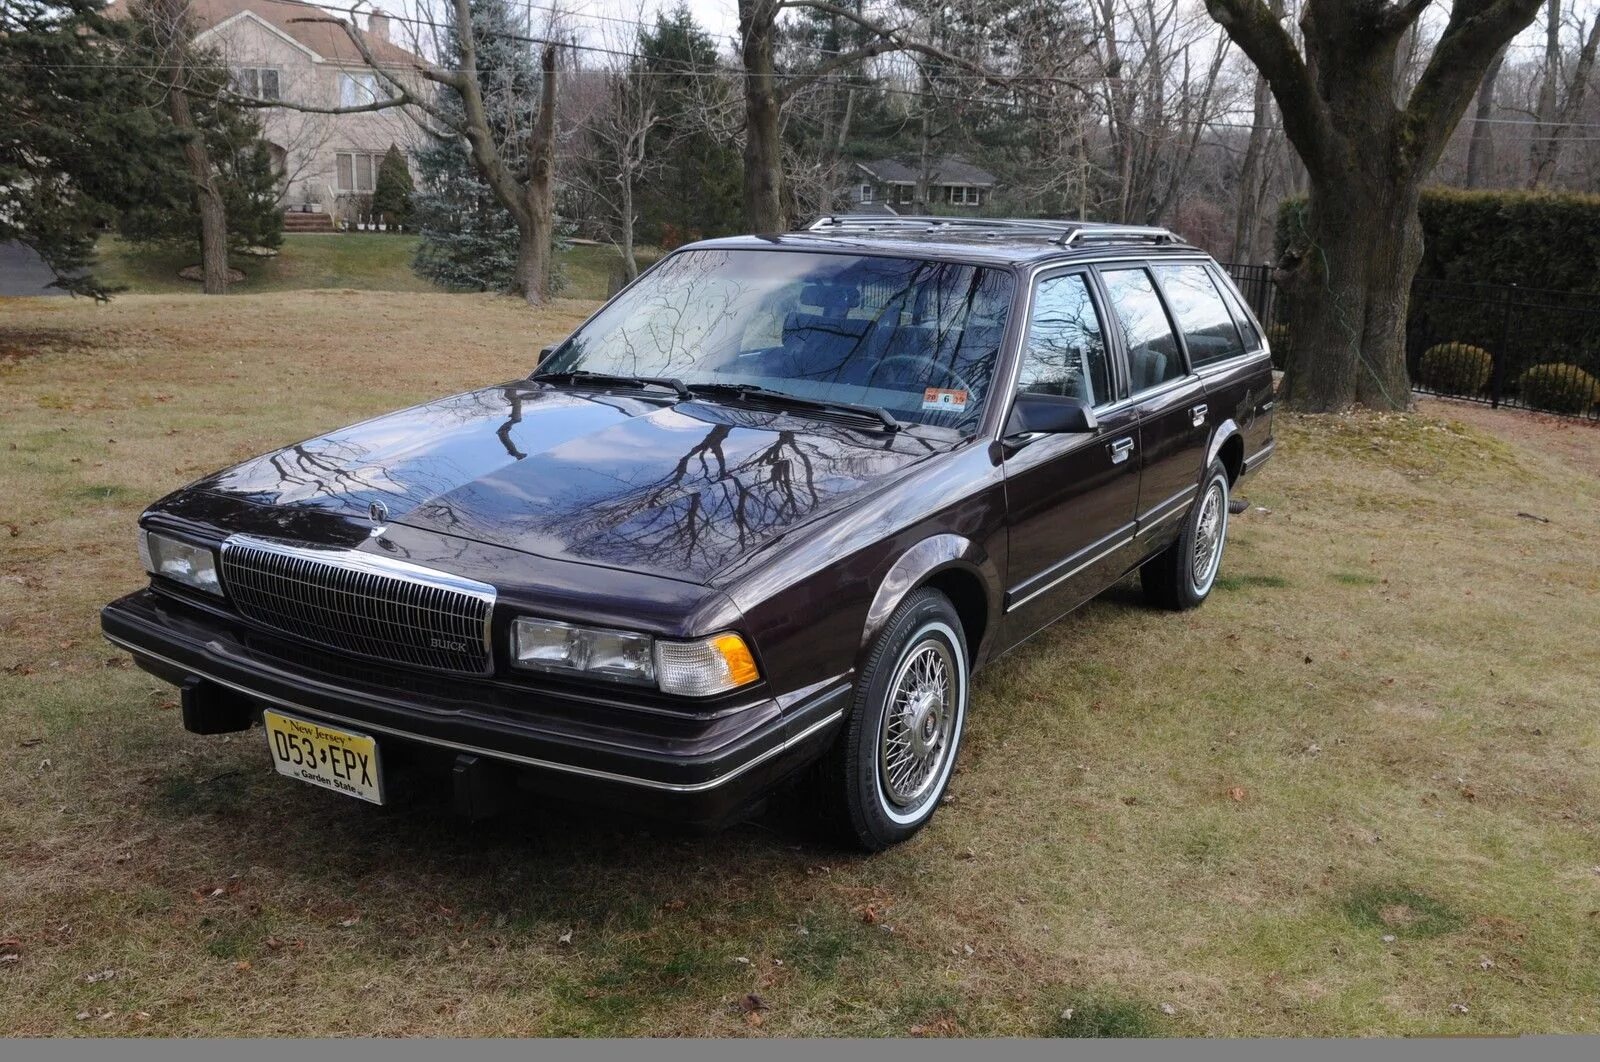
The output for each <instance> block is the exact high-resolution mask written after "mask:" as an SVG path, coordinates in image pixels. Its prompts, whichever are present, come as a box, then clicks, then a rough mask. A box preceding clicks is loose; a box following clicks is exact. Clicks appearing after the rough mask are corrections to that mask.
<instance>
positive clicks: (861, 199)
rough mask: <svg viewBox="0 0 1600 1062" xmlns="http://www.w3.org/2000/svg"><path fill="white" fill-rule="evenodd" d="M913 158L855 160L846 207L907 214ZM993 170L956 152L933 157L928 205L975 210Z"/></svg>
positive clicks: (989, 191)
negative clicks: (955, 153) (977, 164)
mask: <svg viewBox="0 0 1600 1062" xmlns="http://www.w3.org/2000/svg"><path fill="white" fill-rule="evenodd" d="M918 176H919V174H918V164H917V162H916V160H912V161H911V162H909V163H907V162H902V161H900V160H899V159H878V160H876V161H874V162H858V163H856V164H855V171H854V177H855V180H854V181H853V183H852V187H851V188H850V209H851V212H852V213H857V214H907V213H911V212H912V210H913V209H914V208H915V205H916V195H917V177H918ZM995 184H996V180H995V176H994V174H992V173H990V172H989V171H988V170H986V169H984V168H983V167H981V166H974V165H973V164H972V163H970V162H968V161H967V160H966V159H964V158H962V157H961V156H959V155H946V156H944V157H943V158H939V159H935V160H934V161H933V165H932V166H931V167H930V169H929V173H928V207H927V209H929V210H933V209H938V208H950V207H954V208H956V209H957V210H961V209H966V210H972V211H976V210H977V209H978V208H979V207H981V206H983V205H984V204H985V203H987V202H988V201H989V197H990V196H991V195H993V194H994V187H995Z"/></svg>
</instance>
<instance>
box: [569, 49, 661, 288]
mask: <svg viewBox="0 0 1600 1062" xmlns="http://www.w3.org/2000/svg"><path fill="white" fill-rule="evenodd" d="M614 43H615V42H614ZM612 51H613V52H614V53H619V52H621V51H622V49H621V48H617V47H613V48H612ZM588 73H590V74H591V75H593V76H591V77H589V78H588V79H587V84H586V85H585V86H584V89H583V90H581V91H583V94H584V95H585V96H586V97H587V98H586V99H584V100H581V101H580V102H581V103H582V104H583V106H581V108H580V112H579V114H578V116H577V119H576V120H577V124H578V127H579V137H580V139H581V140H582V142H583V144H584V150H583V155H582V158H580V159H578V160H575V161H577V162H578V163H579V165H578V166H576V167H574V169H573V171H572V179H573V180H574V182H576V183H578V184H580V185H582V186H583V189H584V191H586V192H587V193H588V194H589V195H590V196H591V197H592V198H593V199H594V200H595V201H596V203H597V204H598V205H599V206H600V207H601V208H602V209H603V210H604V211H605V214H606V220H605V229H606V232H607V233H608V234H609V235H610V237H611V241H612V243H614V244H615V245H616V248H617V253H618V255H619V256H620V257H621V258H622V269H623V273H624V276H625V279H627V280H632V279H633V278H634V277H636V276H638V275H639V262H638V257H637V255H636V254H635V250H634V230H635V226H636V224H637V222H638V214H637V210H636V208H635V206H634V198H635V195H636V193H637V192H638V189H639V186H640V184H641V183H642V182H643V181H644V180H645V179H646V177H647V176H648V175H649V173H650V172H652V171H653V170H654V169H656V168H657V165H658V164H657V163H656V162H655V161H654V159H656V158H658V157H660V155H661V154H662V153H663V152H665V151H669V150H671V145H670V144H668V143H664V142H660V141H657V140H654V139H653V138H652V135H651V134H652V133H653V132H655V130H656V129H657V127H658V126H659V125H660V123H661V117H660V109H659V106H658V100H657V90H656V85H657V83H658V81H659V79H658V78H653V77H651V76H649V75H650V72H649V71H648V70H645V69H643V68H642V67H641V66H640V64H639V61H638V60H637V59H635V58H633V57H631V56H621V57H618V58H614V59H613V61H612V62H611V63H610V65H609V66H607V67H605V68H602V69H600V70H595V71H589V72H588Z"/></svg>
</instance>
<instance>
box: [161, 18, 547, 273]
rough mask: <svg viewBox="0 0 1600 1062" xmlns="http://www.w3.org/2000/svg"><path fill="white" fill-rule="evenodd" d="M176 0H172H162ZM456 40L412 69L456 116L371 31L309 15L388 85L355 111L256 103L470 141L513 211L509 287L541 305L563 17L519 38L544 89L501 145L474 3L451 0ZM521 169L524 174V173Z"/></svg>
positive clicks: (477, 163)
mask: <svg viewBox="0 0 1600 1062" xmlns="http://www.w3.org/2000/svg"><path fill="white" fill-rule="evenodd" d="M164 2H173V0H164ZM447 11H448V18H449V19H450V29H451V30H452V31H453V32H451V33H449V34H447V35H446V36H447V37H448V39H449V40H450V41H451V42H452V43H451V45H450V46H449V47H447V48H446V49H444V50H445V51H446V52H448V53H449V54H447V55H445V56H444V57H443V58H445V59H446V61H449V62H453V64H454V65H453V66H448V67H447V66H441V65H435V64H430V63H419V64H417V65H415V66H414V67H413V68H412V69H411V70H410V71H404V73H411V74H415V75H416V77H417V78H420V79H421V80H422V81H424V82H427V83H430V84H433V85H438V86H442V87H444V88H447V89H450V90H452V91H454V92H455V93H456V94H457V96H458V97H459V98H460V101H461V110H460V112H459V113H456V112H453V111H451V110H450V109H448V108H445V107H442V106H440V104H439V101H438V99H437V97H436V96H435V95H434V94H433V93H428V92H424V91H421V90H419V88H418V86H417V85H416V84H415V83H414V82H413V80H412V79H411V78H410V77H402V76H401V73H402V71H398V70H396V69H395V66H394V64H393V63H392V62H385V61H383V60H381V59H380V58H379V57H378V56H377V55H376V54H375V53H374V51H373V48H372V44H371V41H370V40H369V39H368V37H367V34H366V33H365V32H364V31H362V30H361V29H360V28H359V27H358V26H357V25H356V24H355V18H354V11H352V16H351V18H350V19H349V20H345V19H342V18H335V17H333V16H316V17H312V16H308V17H306V18H304V19H300V20H297V21H304V22H326V23H330V24H332V25H335V26H338V27H340V28H342V29H343V30H344V32H345V33H347V34H348V35H349V37H350V40H351V42H352V43H353V44H354V45H355V47H356V50H357V51H358V52H359V53H360V55H361V58H362V61H363V62H364V63H365V64H366V65H367V67H368V68H370V69H371V70H372V71H373V72H374V73H375V74H376V75H377V76H378V77H379V78H381V79H382V81H383V82H384V85H385V86H386V91H385V92H384V93H381V94H380V98H377V99H374V100H372V101H371V102H370V103H365V104H358V105H354V106H338V107H324V106H318V105H315V104H308V103H304V102H299V101H291V100H271V101H268V100H256V101H253V102H255V103H257V104H260V105H263V106H268V105H270V106H275V107H284V108H286V109H289V110H297V111H303V112H306V113H310V114H360V113H366V112H370V111H379V110H387V109H391V108H405V109H407V110H408V111H413V112H415V113H417V114H418V115H420V117H421V120H423V121H427V122H431V123H434V125H435V126H436V127H438V128H442V129H445V130H448V131H449V132H450V133H452V134H454V135H456V136H459V137H461V138H462V139H463V140H465V141H466V143H467V148H468V152H469V154H470V156H471V158H472V164H473V166H474V168H475V169H477V171H478V173H479V175H480V176H481V177H482V178H483V180H484V183H485V184H487V185H488V186H489V189H490V191H491V192H492V193H493V194H494V197H495V200H496V202H498V203H499V204H500V205H501V206H502V207H504V208H505V209H506V211H507V212H508V213H510V215H511V217H512V220H513V221H514V222H515V223H516V227H517V237H518V239H517V265H516V269H515V271H514V274H513V281H512V284H511V288H510V293H511V294H516V295H521V296H522V297H523V298H524V299H525V300H527V302H528V303H530V304H532V305H538V304H541V303H543V302H544V301H545V300H546V299H547V298H548V296H549V291H550V250H551V241H552V238H553V236H554V233H555V163H556V70H557V58H558V53H559V51H560V49H561V48H562V47H563V42H562V41H561V40H559V39H557V38H558V36H559V33H560V30H559V20H560V13H559V11H558V10H556V9H552V12H551V16H550V19H549V21H548V22H547V32H546V36H544V37H533V36H528V37H526V38H519V39H520V40H522V41H523V43H526V44H529V45H535V44H536V45H539V46H540V53H539V69H540V91H539V93H538V99H537V101H536V102H535V103H533V104H532V106H533V107H534V113H533V114H532V116H531V120H530V121H528V123H527V126H526V132H525V133H521V134H520V135H518V136H515V137H513V138H511V139H509V140H508V142H507V143H505V144H504V145H502V144H500V143H497V142H496V138H495V130H494V127H493V123H492V121H491V119H490V108H489V106H488V102H487V95H486V94H487V91H489V89H491V88H492V86H489V87H486V86H485V85H484V84H483V79H482V78H481V77H480V76H479V73H480V72H479V68H478V40H477V34H476V32H475V30H474V25H473V18H472V8H471V4H470V2H469V0H449V6H448V9H447ZM519 171H520V172H519Z"/></svg>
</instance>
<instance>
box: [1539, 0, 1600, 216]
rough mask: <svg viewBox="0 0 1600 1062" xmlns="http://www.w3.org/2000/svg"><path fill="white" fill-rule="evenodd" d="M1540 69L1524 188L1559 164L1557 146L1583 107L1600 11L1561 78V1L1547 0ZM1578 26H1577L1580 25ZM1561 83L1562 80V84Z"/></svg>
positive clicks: (1598, 41) (1598, 42)
mask: <svg viewBox="0 0 1600 1062" xmlns="http://www.w3.org/2000/svg"><path fill="white" fill-rule="evenodd" d="M1546 11H1547V14H1546V25H1545V51H1544V69H1543V71H1542V73H1541V78H1540V82H1539V103H1538V113H1537V120H1538V125H1537V126H1536V127H1535V129H1534V136H1533V139H1532V141H1531V142H1530V143H1529V145H1528V187H1529V188H1539V187H1542V186H1543V185H1545V184H1546V183H1548V182H1549V181H1550V179H1551V178H1552V177H1553V176H1554V175H1555V172H1556V169H1557V167H1558V166H1559V165H1560V163H1561V149H1562V146H1563V144H1564V143H1565V142H1566V132H1567V129H1568V127H1569V126H1570V125H1571V124H1572V121H1573V120H1574V119H1575V118H1576V117H1577V116H1578V114H1579V113H1580V112H1581V111H1582V110H1583V101H1584V97H1585V96H1586V95H1587V94H1588V91H1589V79H1590V77H1591V76H1592V74H1593V72H1594V58H1595V51H1596V49H1597V48H1600V13H1597V14H1596V15H1595V19H1594V22H1593V23H1592V24H1591V25H1590V26H1589V32H1588V34H1587V35H1586V36H1584V37H1583V44H1582V46H1581V47H1580V48H1579V50H1578V59H1577V62H1576V63H1575V64H1573V69H1572V76H1571V78H1570V79H1563V77H1562V67H1563V65H1564V64H1563V58H1564V54H1563V49H1562V45H1561V27H1562V19H1561V0H1549V6H1548V8H1547V9H1546ZM1580 29H1581V27H1580ZM1563 82H1565V83H1563Z"/></svg>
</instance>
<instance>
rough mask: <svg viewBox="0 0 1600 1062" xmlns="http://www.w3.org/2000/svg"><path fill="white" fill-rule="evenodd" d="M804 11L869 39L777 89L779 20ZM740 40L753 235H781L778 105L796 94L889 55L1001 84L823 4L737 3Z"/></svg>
mask: <svg viewBox="0 0 1600 1062" xmlns="http://www.w3.org/2000/svg"><path fill="white" fill-rule="evenodd" d="M802 8H805V9H809V10H812V11H817V12H821V13H823V14H828V15H833V16H834V17H836V18H839V19H841V20H843V21H845V22H849V23H852V24H854V25H855V26H857V27H859V28H860V29H862V30H864V31H865V32H866V33H867V34H868V36H869V39H868V40H867V41H866V43H864V44H863V45H861V46H860V47H858V48H853V49H850V50H848V51H844V52H841V53H839V54H838V55H835V56H832V57H831V58H829V59H828V60H826V61H824V62H822V63H820V64H818V65H817V66H816V67H814V68H812V69H810V70H808V71H806V72H805V73H804V74H799V75H796V76H793V77H786V78H784V79H782V80H781V82H780V78H779V73H778V70H777V63H776V59H775V54H776V47H777V25H778V17H779V16H780V15H781V14H782V13H783V12H785V11H789V10H799V9H802ZM739 40H740V57H741V59H742V62H743V68H744V101H745V129H744V208H745V222H746V224H747V225H748V226H749V227H750V229H751V231H753V232H780V231H782V230H783V229H785V228H787V225H786V224H785V222H786V219H785V216H784V210H783V199H784V197H783V146H782V144H783V138H782V123H781V118H782V111H783V107H784V105H785V104H786V103H787V102H788V101H789V100H791V99H793V98H794V97H795V95H796V94H797V93H798V92H799V91H800V90H801V89H803V88H805V87H807V86H809V85H812V84H814V83H816V82H818V81H821V80H824V79H826V78H829V77H831V76H833V75H834V74H836V73H838V72H839V71H841V70H845V69H848V68H851V67H853V66H857V65H859V64H860V63H861V62H862V61H864V60H867V59H871V58H873V57H874V56H879V55H886V54H889V53H895V52H906V53H912V54H915V55H917V56H921V57H924V58H927V59H933V60H937V61H939V62H941V63H945V64H948V65H950V66H952V67H956V68H960V69H963V70H965V71H967V72H969V73H973V74H977V75H978V76H980V77H983V78H987V79H990V80H992V81H993V82H995V83H997V84H1004V81H1005V79H1004V78H1003V77H1002V76H1000V75H997V74H994V73H992V72H991V71H989V70H988V69H987V68H985V67H984V66H983V65H982V64H980V63H976V62H974V61H972V60H971V59H968V58H966V57H963V56H958V55H954V54H952V53H950V52H949V51H946V50H945V49H943V48H941V47H939V46H937V45H935V44H932V43H929V42H928V41H927V40H926V39H920V38H918V37H916V36H914V35H913V33H912V30H911V28H910V27H907V26H898V25H890V24H888V23H885V22H881V21H879V20H878V19H875V18H872V17H869V16H867V15H865V14H863V13H862V12H860V11H856V10H851V9H849V8H845V7H840V6H839V5H837V4H834V3H829V2H828V0H739Z"/></svg>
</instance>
